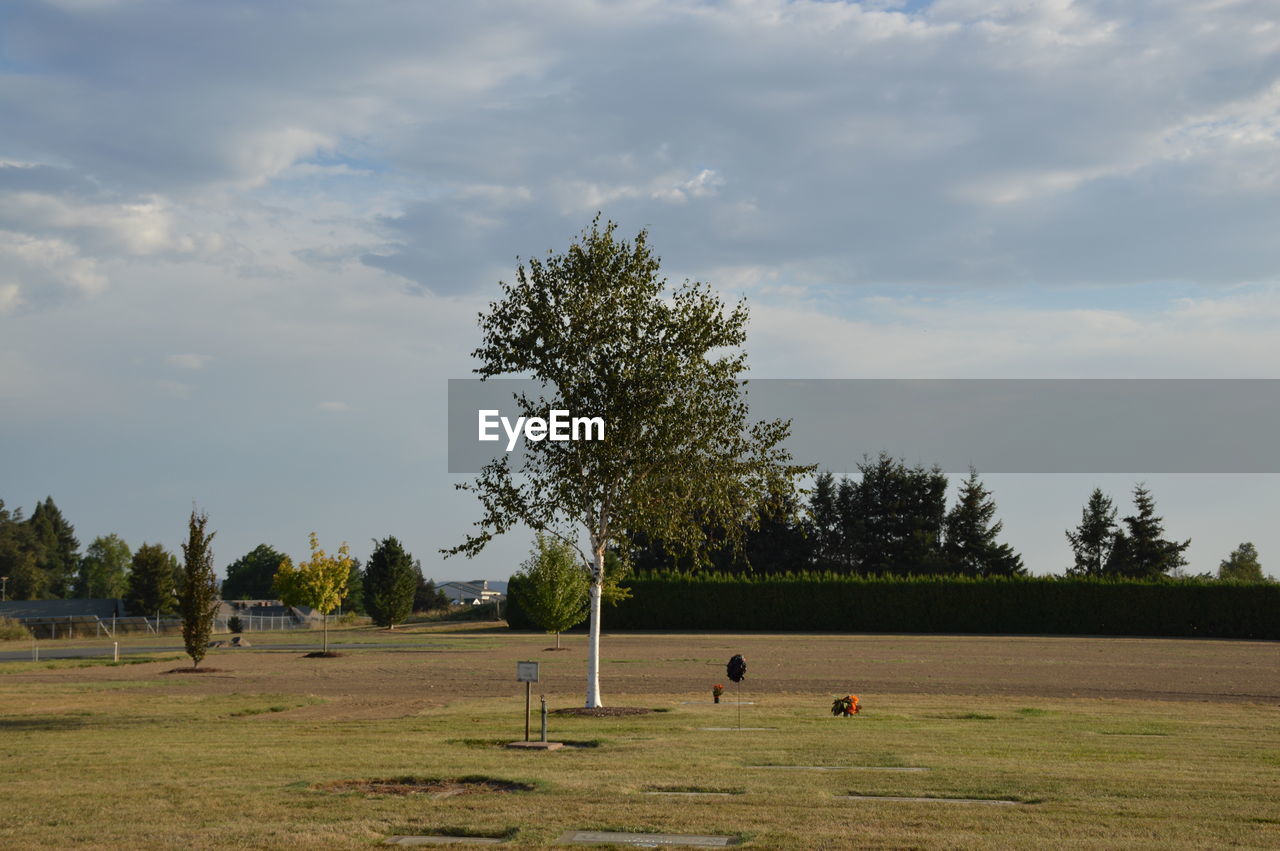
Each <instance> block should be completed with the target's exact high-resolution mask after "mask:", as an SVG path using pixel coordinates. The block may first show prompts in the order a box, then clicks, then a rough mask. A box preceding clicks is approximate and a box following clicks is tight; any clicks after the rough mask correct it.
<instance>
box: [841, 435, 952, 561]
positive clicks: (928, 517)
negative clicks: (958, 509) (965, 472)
mask: <svg viewBox="0 0 1280 851" xmlns="http://www.w3.org/2000/svg"><path fill="white" fill-rule="evenodd" d="M858 472H859V473H861V474H862V479H861V481H859V482H857V483H856V484H851V485H850V492H849V496H848V499H847V502H846V503H845V505H844V506H842V510H841V513H842V515H843V521H844V524H845V533H844V534H845V541H846V547H847V549H848V552H849V554H850V556H851V557H852V562H853V565H854V566H855V568H856V569H857V570H858V571H859V572H860V573H870V574H883V573H893V574H921V573H941V572H945V570H946V562H945V559H944V557H943V555H942V532H943V524H944V522H945V520H946V514H947V477H946V475H944V474H943V472H942V470H941V469H939V468H938V467H936V466H935V467H933V468H931V469H928V470H926V469H925V468H924V467H921V466H915V467H908V466H907V465H906V463H905V462H904V461H901V460H895V459H893V458H891V457H889V456H888V455H887V454H885V453H881V454H880V455H879V457H877V458H876V459H875V460H874V461H872V460H870V459H864V460H863V462H862V463H861V464H859V465H858Z"/></svg>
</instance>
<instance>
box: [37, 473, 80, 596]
mask: <svg viewBox="0 0 1280 851" xmlns="http://www.w3.org/2000/svg"><path fill="white" fill-rule="evenodd" d="M27 525H29V526H30V527H31V531H32V532H33V533H34V534H35V539H36V543H37V544H38V546H39V551H38V552H37V553H36V563H37V565H38V566H39V567H40V569H41V570H43V571H44V572H45V575H46V576H47V577H48V584H47V593H48V595H49V596H51V597H59V598H62V597H70V596H72V592H73V591H74V588H75V582H76V577H77V575H78V574H79V572H80V542H79V541H78V540H76V535H75V531H76V530H75V527H74V526H72V525H71V524H70V523H68V522H67V519H66V518H65V517H63V516H62V512H61V511H60V510H59V509H58V506H57V505H55V504H54V502H53V497H51V496H49V497H45V500H44V502H38V503H36V507H35V510H34V511H32V512H31V519H29V520H28V521H27Z"/></svg>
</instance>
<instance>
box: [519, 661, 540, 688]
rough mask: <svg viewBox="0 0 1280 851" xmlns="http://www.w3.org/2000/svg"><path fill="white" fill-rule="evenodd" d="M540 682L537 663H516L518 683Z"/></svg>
mask: <svg viewBox="0 0 1280 851" xmlns="http://www.w3.org/2000/svg"><path fill="white" fill-rule="evenodd" d="M537 681H538V663H537V662H516V682H518V683H536V682H537Z"/></svg>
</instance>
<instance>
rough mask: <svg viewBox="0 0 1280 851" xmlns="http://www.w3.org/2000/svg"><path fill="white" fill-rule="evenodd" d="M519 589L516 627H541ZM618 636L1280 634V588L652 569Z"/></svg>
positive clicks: (615, 624)
mask: <svg viewBox="0 0 1280 851" xmlns="http://www.w3.org/2000/svg"><path fill="white" fill-rule="evenodd" d="M519 582H520V580H519V578H518V577H516V578H513V579H512V585H511V586H509V587H508V595H509V596H508V599H509V602H508V606H507V622H508V623H509V624H510V625H511V627H512V628H513V629H534V628H536V627H535V626H534V624H533V623H531V622H530V620H529V618H528V617H527V615H526V614H525V613H524V612H523V611H522V610H521V608H520V606H519V598H520V593H519ZM627 587H628V588H629V589H630V591H631V596H630V598H628V599H625V600H622V601H621V602H619V603H618V604H617V605H616V606H614V607H612V608H610V609H609V610H608V612H607V613H606V615H605V617H606V621H607V623H608V625H609V628H610V629H618V630H627V629H637V630H648V629H661V630H714V631H720V632H725V631H762V632H785V631H800V632H803V631H816V632H907V633H987V634H1040V635H1141V636H1171V637H1195V638H1252V639H1280V584H1276V583H1263V584H1257V583H1248V582H1237V581H1218V580H1209V579H1183V580H1179V581H1173V580H1168V579H1105V578H1104V579H1098V578H1090V577H1056V576H1045V577H1027V576H1019V577H1005V578H972V577H958V576H875V577H868V576H859V575H857V574H848V573H843V574H842V573H832V572H803V573H788V574H773V575H767V574H724V573H717V572H695V573H674V572H644V573H641V574H639V575H637V576H634V577H632V578H631V579H629V580H628V581H627Z"/></svg>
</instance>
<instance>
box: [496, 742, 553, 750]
mask: <svg viewBox="0 0 1280 851" xmlns="http://www.w3.org/2000/svg"><path fill="white" fill-rule="evenodd" d="M507 747H509V748H519V749H520V750H524V751H558V750H560V749H561V748H562V747H564V742H507Z"/></svg>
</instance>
